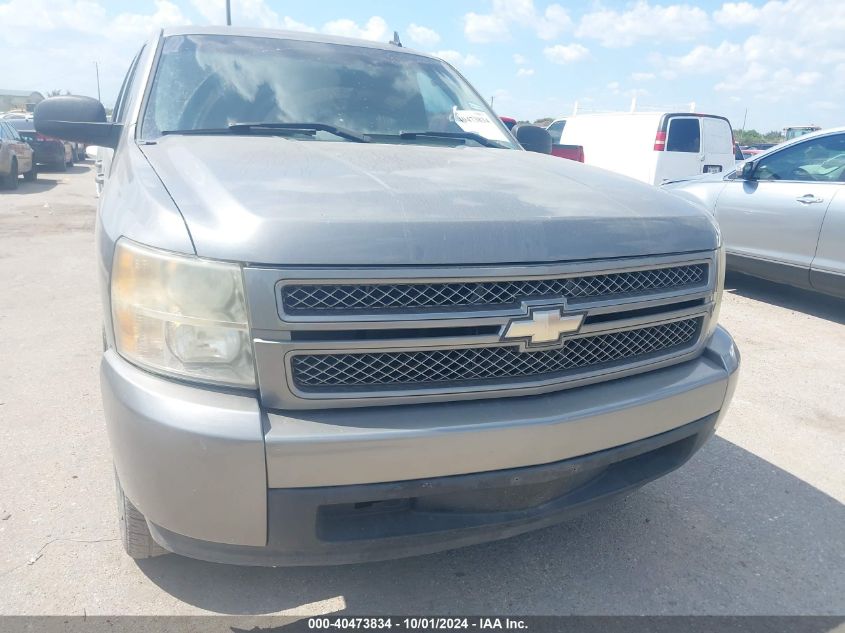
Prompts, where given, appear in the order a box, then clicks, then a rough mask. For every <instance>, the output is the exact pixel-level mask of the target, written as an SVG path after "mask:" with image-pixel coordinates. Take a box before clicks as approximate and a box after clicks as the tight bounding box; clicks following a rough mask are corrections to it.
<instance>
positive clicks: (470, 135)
mask: <svg viewBox="0 0 845 633" xmlns="http://www.w3.org/2000/svg"><path fill="white" fill-rule="evenodd" d="M417 137H423V138H451V139H457V140H468V141H475V142H476V143H478V144H479V145H483V146H484V147H497V148H499V149H502V147H503V146H502V145H501V144H499V143H498V142H496V141H491V140H490V139H489V138H486V137H484V136H481V134H477V133H476V132H431V131H428V132H402V133H400V134H399V138H401V139H403V140H413V139H415V138H417Z"/></svg>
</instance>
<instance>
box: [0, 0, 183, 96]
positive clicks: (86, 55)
mask: <svg viewBox="0 0 845 633" xmlns="http://www.w3.org/2000/svg"><path fill="white" fill-rule="evenodd" d="M146 9H147V10H146V11H141V12H134V11H125V12H123V13H120V14H118V15H116V16H110V15H109V14H108V12H107V11H106V9H105V6H104V3H103V2H100V1H94V0H10V1H9V2H5V3H0V24H2V25H3V27H2V29H0V59H1V60H3V61H2V73H0V74H2V79H0V81H2V83H3V84H4V86H3V87H4V88H6V87H8V88H13V89H19V90H38V91H40V92H46V91H48V90H53V89H62V90H70V91H71V92H74V93H76V94H86V95H93V96H96V95H97V82H96V77H95V74H94V63H93V60H97V61H98V62H99V71H100V84H101V87H102V98H103V101H104V102H105V103H106V104H107V105H111V104H112V103H113V101H114V98H115V96H116V94H117V91H118V89H119V87H120V83H121V81H122V80H123V77H124V75H125V74H126V70H127V68H128V66H129V63H130V61H131V60H132V56H133V55H135V53H137V52H138V50H139V49H140V48H141V45H142V44H143V43H144V41H145V40H146V39H147V37H148V36H149V35H151V34H152V32H153V31H154V29H156V28H160V27H166V26H175V25H180V24H188V23H190V19H189V18H188V17H187V16H186V15H185V14H184V13H183V12H182V10H181V9H180V8H179V6H178V5H176V4H175V3H174V2H170V1H169V0H155V1H154V2H150V3H148V4H147V7H146ZM48 41H49V42H61V45H60V46H52V45H51V46H37V45H34V43H36V42H48Z"/></svg>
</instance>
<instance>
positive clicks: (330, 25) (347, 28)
mask: <svg viewBox="0 0 845 633" xmlns="http://www.w3.org/2000/svg"><path fill="white" fill-rule="evenodd" d="M322 30H323V33H328V34H329V35H339V36H342V37H356V38H358V39H362V40H375V41H381V40H385V41H386V40H387V39H389V35H388V32H389V31H388V28H387V22H386V21H385V20H384V18H383V17H381V16H378V15H374V16H373V17H371V18H370V19H369V20H367V23H366V24H364V25H363V26H359V25H358V23H357V22H355V21H353V20H349V19H346V18H343V19H340V20H332V21H331V22H326V23H325V24H324V25H323V29H322Z"/></svg>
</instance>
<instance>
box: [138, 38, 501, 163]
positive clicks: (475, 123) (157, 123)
mask: <svg viewBox="0 0 845 633" xmlns="http://www.w3.org/2000/svg"><path fill="white" fill-rule="evenodd" d="M302 122H308V123H312V124H320V125H322V126H331V127H333V128H337V129H342V130H348V131H351V132H355V133H357V134H360V135H367V136H368V137H369V138H371V140H373V141H376V142H395V143H412V142H419V143H428V144H431V143H446V144H465V143H474V144H477V145H479V146H481V145H485V146H492V147H501V148H512V149H513V148H516V145H515V144H514V142H513V140H512V137H510V135H509V134H508V133H507V131H506V129H505V128H504V126H503V125H502V123H501V122H500V121H499V120H498V119H497V118H496V116H495V115H494V114H493V112H492V111H491V110H490V109H489V108H488V107H487V106H486V105H485V104H484V101H483V100H482V99H481V97H480V96H479V95H478V93H476V92H475V91H474V90H473V89H472V88H471V87H470V86H469V84H467V83H466V81H464V80H463V79H462V78H461V77H460V75H458V74H457V73H456V72H455V71H454V70H452V69H451V68H450V67H449V66H448V65H447V64H444V63H443V62H441V61H439V60H435V59H431V58H428V57H424V56H422V55H414V54H409V53H407V52H403V51H399V50H396V51H392V50H384V49H380V48H368V47H365V46H360V47H359V46H350V45H344V44H332V43H325V42H309V41H299V40H292V39H279V38H263V37H249V36H229V35H178V36H171V37H168V38H167V39H166V40H165V42H164V45H163V49H162V53H161V57H160V60H159V62H158V66H157V70H156V73H155V77H154V79H153V84H152V88H151V91H150V96H149V99H148V101H147V106H146V110H145V112H144V116H143V120H142V125H141V136H142V138H144V139H155V138H158V137H159V136H161V135H162V134H163V133H168V134H174V133H177V134H178V133H179V132H188V131H191V130H194V131H195V133H202V131H203V130H207V131H214V130H220V131H223V130H229V131H230V132H233V133H238V132H239V131H240V130H242V129H243V130H247V128H245V127H242V124H256V123H260V124H263V125H264V126H266V128H269V127H270V125H272V124H273V123H302ZM230 126H234V128H233V129H232V128H230ZM408 133H414V134H408ZM437 133H445V134H442V135H438V134H437ZM288 138H295V139H297V140H325V141H338V142H346V140H344V138H343V137H342V136H338V135H337V134H331V133H327V132H325V131H321V130H317V131H316V132H315V133H314V134H310V135H288ZM347 140H348V139H347Z"/></svg>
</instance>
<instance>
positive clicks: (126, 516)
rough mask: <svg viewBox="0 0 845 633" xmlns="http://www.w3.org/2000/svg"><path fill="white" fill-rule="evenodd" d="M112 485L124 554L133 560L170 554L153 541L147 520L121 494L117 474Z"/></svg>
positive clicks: (121, 488)
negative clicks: (115, 491)
mask: <svg viewBox="0 0 845 633" xmlns="http://www.w3.org/2000/svg"><path fill="white" fill-rule="evenodd" d="M114 483H115V489H116V490H117V519H118V522H119V524H120V540H121V542H122V543H123V549H124V550H126V553H127V554H129V556H130V557H131V558H134V559H135V560H141V559H144V558H154V557H156V556H163V555H164V554H169V553H170V552H168V551H167V550H166V549H164V548H163V547H162V546H161V545H159V544H158V543H156V542H155V541H154V540H153V537H152V535H151V534H150V528H149V526H148V525H147V520H146V519H145V518H144V515H143V514H141V512H140V511H139V510H138V508H136V507H135V506H134V505H132V502H131V501H130V500H129V499H128V498H127V496H126V494H125V493H124V492H123V486H121V485H120V479H118V478H117V473H115V475H114Z"/></svg>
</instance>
